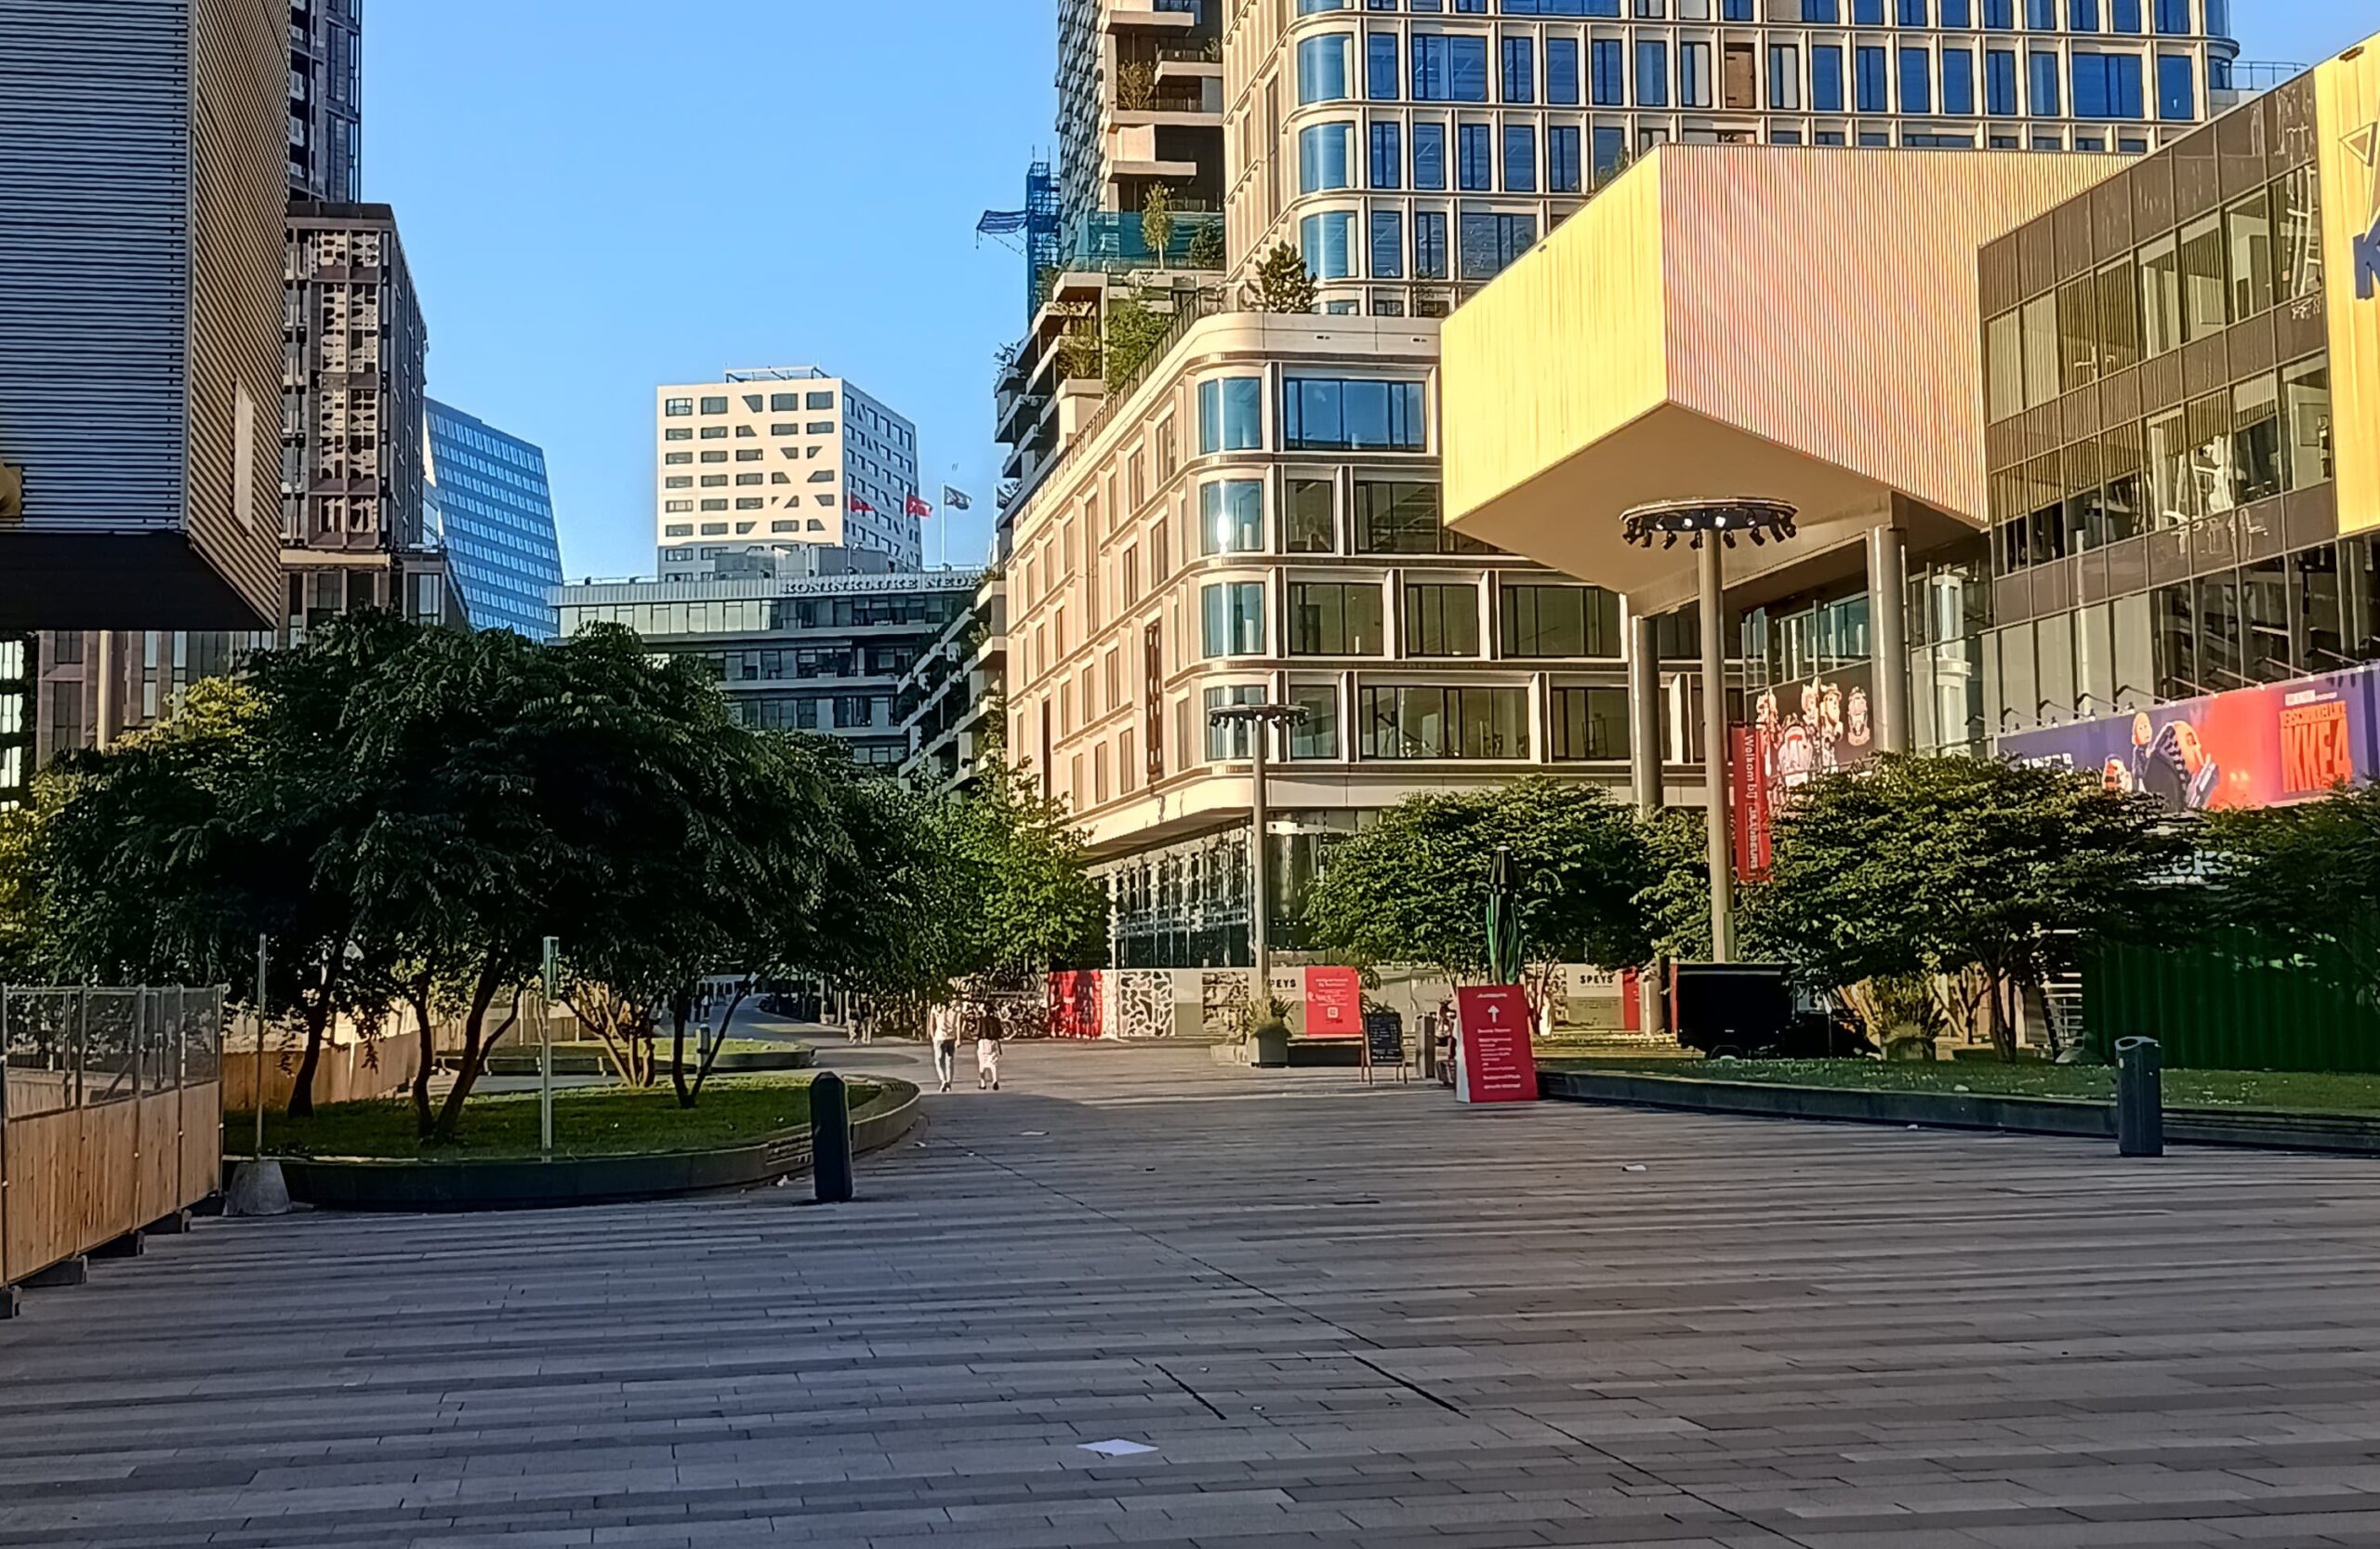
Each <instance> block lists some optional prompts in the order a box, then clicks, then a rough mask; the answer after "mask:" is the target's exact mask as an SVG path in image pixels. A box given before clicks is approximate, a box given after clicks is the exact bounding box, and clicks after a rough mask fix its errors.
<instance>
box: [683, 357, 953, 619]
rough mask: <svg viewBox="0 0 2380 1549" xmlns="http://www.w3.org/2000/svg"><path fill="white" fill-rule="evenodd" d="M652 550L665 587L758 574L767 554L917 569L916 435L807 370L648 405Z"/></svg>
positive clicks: (729, 382)
mask: <svg viewBox="0 0 2380 1549" xmlns="http://www.w3.org/2000/svg"><path fill="white" fill-rule="evenodd" d="M653 418H654V437H653V439H654V466H655V477H654V537H655V543H656V545H657V547H658V549H659V552H660V564H659V567H658V569H659V575H660V576H661V578H662V579H663V580H665V581H691V580H697V579H704V578H707V577H709V576H737V575H766V574H770V573H772V568H773V567H772V565H771V563H770V556H771V554H772V553H774V551H777V550H784V549H800V548H803V547H809V546H816V545H821V544H824V545H829V546H833V547H839V548H842V547H848V548H853V549H873V550H875V551H876V552H878V553H879V554H888V555H890V556H892V558H893V562H894V563H896V564H897V565H901V566H906V567H907V568H911V569H914V568H916V567H917V566H918V565H919V564H920V563H922V561H923V558H924V552H923V540H922V536H921V528H920V523H919V518H917V517H916V516H913V515H911V514H910V513H909V510H908V503H909V501H910V499H911V498H912V497H913V496H916V495H917V494H918V428H917V426H916V425H914V424H912V423H911V422H910V421H909V420H907V419H906V418H905V417H902V416H900V415H898V414H895V413H893V410H892V409H891V408H889V407H887V406H886V405H885V404H883V403H882V402H881V401H880V400H878V399H876V398H872V397H870V396H869V395H868V394H866V392H863V391H860V390H859V389H858V388H857V387H856V386H854V385H853V384H852V383H851V382H850V381H849V380H847V379H845V378H843V377H833V376H829V375H827V374H826V372H824V371H822V370H820V369H818V368H817V367H815V366H790V367H772V368H768V369H765V370H754V371H730V372H728V373H726V374H725V376H724V377H722V378H721V380H719V381H715V382H689V383H679V384H676V385H673V386H667V387H661V388H656V389H655V391H654V404H653Z"/></svg>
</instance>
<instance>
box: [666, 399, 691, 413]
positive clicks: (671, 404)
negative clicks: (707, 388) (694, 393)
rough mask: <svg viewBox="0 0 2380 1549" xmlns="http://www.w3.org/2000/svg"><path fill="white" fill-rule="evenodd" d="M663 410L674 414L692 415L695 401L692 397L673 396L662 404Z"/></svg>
mask: <svg viewBox="0 0 2380 1549" xmlns="http://www.w3.org/2000/svg"><path fill="white" fill-rule="evenodd" d="M661 412H662V413H663V414H665V415H673V416H675V415H690V414H692V413H694V400H693V399H691V398H672V399H669V400H668V402H666V403H664V404H662V405H661Z"/></svg>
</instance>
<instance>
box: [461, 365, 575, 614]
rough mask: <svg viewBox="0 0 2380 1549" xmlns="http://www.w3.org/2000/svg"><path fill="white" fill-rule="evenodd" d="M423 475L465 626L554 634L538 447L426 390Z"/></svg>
mask: <svg viewBox="0 0 2380 1549" xmlns="http://www.w3.org/2000/svg"><path fill="white" fill-rule="evenodd" d="M429 504H430V523H431V525H432V526H433V527H443V530H444V541H445V551H446V566H447V569H448V571H449V572H450V573H451V574H452V575H453V576H454V580H455V587H456V590H457V591H459V592H460V593H461V594H462V599H463V609H464V612H465V613H467V614H468V615H469V616H470V621H471V626H472V628H474V629H511V630H513V631H515V632H516V633H519V634H522V635H525V636H527V637H528V638H529V639H531V640H551V639H553V638H554V635H555V632H556V630H555V624H554V607H553V602H552V601H551V598H550V595H549V594H550V591H551V589H553V588H555V587H558V586H560V585H562V545H561V540H560V538H559V537H558V536H557V534H556V531H555V527H554V502H553V494H552V492H551V491H550V490H549V488H548V487H547V484H546V455H545V453H544V452H542V451H540V450H538V449H537V448H536V447H535V446H532V445H530V444H528V443H527V442H525V441H522V440H521V439H520V438H519V437H518V436H509V435H506V434H505V433H504V432H503V431H502V430H496V428H495V427H493V426H491V425H488V424H487V423H485V422H484V421H483V420H480V419H477V418H474V417H471V416H470V415H468V414H465V413H463V412H462V411H461V410H460V409H451V408H448V407H447V406H446V405H445V404H441V403H439V402H437V401H436V400H434V399H433V400H431V402H430V501H429Z"/></svg>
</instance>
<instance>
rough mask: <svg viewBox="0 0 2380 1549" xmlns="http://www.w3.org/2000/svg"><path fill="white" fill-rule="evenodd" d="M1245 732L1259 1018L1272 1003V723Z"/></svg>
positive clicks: (1251, 942) (1261, 723)
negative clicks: (1249, 751) (1249, 752)
mask: <svg viewBox="0 0 2380 1549" xmlns="http://www.w3.org/2000/svg"><path fill="white" fill-rule="evenodd" d="M1248 732H1249V735H1250V736H1252V737H1254V738H1255V739H1256V748H1255V751H1256V758H1255V768H1254V770H1253V772H1252V773H1253V776H1254V777H1253V778H1252V779H1251V780H1250V794H1249V802H1248V805H1249V813H1248V830H1249V831H1248V890H1249V904H1248V945H1249V947H1250V956H1252V957H1253V958H1254V959H1255V960H1256V999H1255V1000H1254V1001H1253V1002H1252V1005H1253V1007H1254V1012H1255V1015H1256V1017H1257V1019H1258V1020H1259V1021H1260V1022H1261V1021H1263V1019H1264V1015H1265V1013H1266V1011H1267V1009H1268V1008H1270V1007H1271V1005H1272V1003H1273V920H1272V914H1273V908H1272V903H1271V899H1272V893H1273V887H1272V883H1273V875H1272V873H1273V844H1272V841H1271V839H1270V838H1269V837H1268V836H1267V833H1266V830H1267V829H1269V828H1271V827H1272V826H1273V814H1272V794H1273V793H1272V792H1271V791H1270V790H1268V789H1266V788H1265V786H1266V782H1267V781H1269V780H1270V779H1271V778H1272V773H1273V771H1272V761H1271V760H1270V759H1269V758H1267V757H1266V755H1267V754H1268V753H1269V752H1270V751H1271V748H1270V744H1271V742H1272V739H1273V727H1272V723H1271V722H1266V721H1256V722H1251V723H1250V726H1249V728H1248Z"/></svg>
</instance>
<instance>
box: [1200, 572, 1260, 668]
mask: <svg viewBox="0 0 2380 1549" xmlns="http://www.w3.org/2000/svg"><path fill="white" fill-rule="evenodd" d="M1198 619H1199V630H1198V638H1199V645H1200V650H1201V654H1202V655H1205V656H1207V657H1208V658H1209V659H1210V660H1211V659H1213V658H1214V657H1217V656H1261V655H1263V654H1264V583H1263V582H1262V581H1223V582H1220V583H1218V584H1216V585H1214V586H1207V587H1201V588H1199V589H1198Z"/></svg>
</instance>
